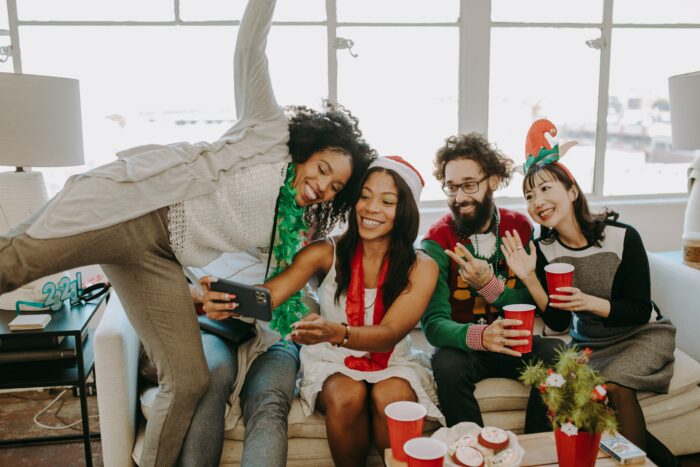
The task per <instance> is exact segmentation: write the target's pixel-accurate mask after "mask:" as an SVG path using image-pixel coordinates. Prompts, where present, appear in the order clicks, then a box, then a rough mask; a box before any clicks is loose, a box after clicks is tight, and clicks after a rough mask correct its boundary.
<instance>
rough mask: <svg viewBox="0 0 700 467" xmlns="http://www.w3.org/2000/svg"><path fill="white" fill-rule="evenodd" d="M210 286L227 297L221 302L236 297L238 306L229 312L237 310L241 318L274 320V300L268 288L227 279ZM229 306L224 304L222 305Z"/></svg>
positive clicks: (219, 280) (214, 282)
mask: <svg viewBox="0 0 700 467" xmlns="http://www.w3.org/2000/svg"><path fill="white" fill-rule="evenodd" d="M209 286H210V288H211V290H212V291H213V292H218V293H222V294H224V295H222V296H221V297H225V299H224V300H221V301H225V300H229V301H230V300H231V298H230V297H231V296H233V297H234V299H235V300H236V303H235V304H236V306H234V307H233V308H229V310H231V309H234V308H235V309H236V310H237V312H238V313H240V315H241V316H245V317H249V318H255V319H260V320H263V321H270V320H271V319H272V299H271V298H270V291H269V290H267V289H266V288H264V287H257V286H252V285H246V284H241V283H239V282H234V281H230V280H227V279H218V280H216V281H212V282H210V284H209ZM216 301H217V300H215V302H216ZM228 304H229V303H222V304H220V305H228ZM205 311H206V310H205ZM229 313H230V311H229Z"/></svg>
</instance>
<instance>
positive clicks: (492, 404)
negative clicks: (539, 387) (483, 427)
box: [474, 378, 530, 413]
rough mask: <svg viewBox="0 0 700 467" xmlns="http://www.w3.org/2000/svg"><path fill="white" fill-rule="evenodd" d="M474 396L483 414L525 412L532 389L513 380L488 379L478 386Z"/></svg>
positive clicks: (480, 382)
mask: <svg viewBox="0 0 700 467" xmlns="http://www.w3.org/2000/svg"><path fill="white" fill-rule="evenodd" d="M474 395H475V396H476V399H477V400H478V401H479V408H480V409H481V412H482V413H486V412H497V411H503V410H525V407H526V406H527V398H528V397H529V395H530V388H529V387H528V386H525V385H524V384H523V383H521V382H519V381H515V380H513V379H507V378H488V379H485V380H483V381H479V382H478V383H477V384H476V390H475V391H474Z"/></svg>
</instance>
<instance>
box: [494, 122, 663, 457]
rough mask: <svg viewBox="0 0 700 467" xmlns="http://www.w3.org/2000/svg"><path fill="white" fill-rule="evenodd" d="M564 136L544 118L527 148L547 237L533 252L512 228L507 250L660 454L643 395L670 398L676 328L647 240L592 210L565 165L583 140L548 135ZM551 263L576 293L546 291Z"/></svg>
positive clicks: (624, 424) (530, 190)
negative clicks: (656, 282)
mask: <svg viewBox="0 0 700 467" xmlns="http://www.w3.org/2000/svg"><path fill="white" fill-rule="evenodd" d="M556 131H557V130H556V127H555V126H554V125H553V124H552V123H551V122H549V121H547V120H539V121H537V122H535V123H534V124H533V125H532V128H531V129H530V132H529V133H528V137H527V143H526V156H527V157H526V162H525V164H524V167H523V169H524V173H525V178H524V180H523V193H524V194H525V199H526V201H527V209H528V212H529V214H530V216H531V217H532V219H533V220H535V222H537V223H539V224H540V225H541V227H542V231H541V235H540V237H539V238H538V239H537V240H536V241H535V242H531V244H530V252H531V253H530V254H528V253H526V250H525V249H524V248H523V245H522V242H521V240H520V237H519V236H518V233H517V232H515V233H514V234H511V233H510V232H508V233H506V238H505V239H504V242H503V246H502V251H503V254H504V255H505V257H506V260H507V262H508V266H509V267H510V268H511V269H512V270H513V272H515V273H516V274H517V275H518V277H519V278H520V279H521V280H522V281H523V283H524V284H525V285H526V286H527V288H528V290H529V291H530V293H531V294H532V297H533V298H534V300H535V302H536V304H537V306H538V307H539V308H540V309H541V310H546V313H544V314H543V318H544V321H545V323H546V324H547V325H548V326H549V327H550V328H552V329H554V330H556V331H564V330H566V329H567V328H568V327H570V331H569V333H570V335H571V338H572V341H571V343H572V345H576V346H579V347H581V348H584V347H589V348H590V349H591V350H592V355H591V359H590V364H591V365H592V366H593V367H594V368H595V369H596V370H598V371H599V372H600V373H601V374H602V375H603V377H604V378H606V379H607V397H608V398H609V400H610V403H611V404H612V406H613V407H614V408H615V411H616V413H617V419H618V422H619V426H620V432H621V433H622V434H623V435H624V436H625V437H627V438H628V439H629V440H630V441H632V442H633V443H635V444H636V445H637V446H639V447H640V448H642V449H644V450H646V451H647V453H648V454H649V455H650V457H651V458H652V459H653V458H654V456H657V458H658V457H660V456H661V455H662V454H661V451H663V450H665V447H664V446H663V445H662V444H661V443H659V442H658V440H656V439H655V438H653V436H651V435H650V434H649V433H648V432H646V424H645V421H644V414H643V413H642V409H641V407H640V405H639V402H637V391H652V392H658V393H667V392H668V389H669V383H670V380H671V376H672V374H673V350H674V347H675V342H674V339H675V328H674V327H673V325H672V324H671V323H670V322H669V320H667V319H661V318H660V316H657V318H656V319H655V320H654V321H651V322H650V321H649V320H650V317H651V313H652V309H653V306H652V301H651V298H650V278H649V263H648V261H647V256H646V251H645V249H644V245H643V244H642V239H641V238H640V236H639V233H637V231H636V230H635V229H634V228H633V227H631V226H629V225H626V224H622V223H620V222H617V217H618V215H617V213H614V212H611V211H608V210H605V211H604V212H602V213H600V214H593V213H591V211H590V210H589V208H588V202H587V201H586V197H585V195H584V194H583V191H582V190H581V187H580V186H579V185H578V183H577V182H576V180H575V179H574V177H573V175H572V174H571V172H570V171H569V170H568V169H567V168H566V167H565V166H564V165H563V164H562V163H561V162H560V159H561V157H562V156H563V155H564V153H565V152H566V151H567V150H568V149H569V148H570V147H572V146H573V144H575V142H574V143H567V144H564V145H562V146H561V147H559V146H556V145H555V146H554V147H552V146H550V144H549V142H548V141H547V138H546V137H545V133H549V134H550V135H551V136H555V135H556ZM550 263H569V264H571V265H573V266H574V267H575V270H574V279H573V287H559V288H558V289H557V290H547V281H546V275H545V266H547V264H550ZM552 299H554V300H558V301H559V302H557V303H554V302H551V301H550V300H552ZM666 453H668V450H666ZM669 454H670V453H669ZM660 465H667V464H660Z"/></svg>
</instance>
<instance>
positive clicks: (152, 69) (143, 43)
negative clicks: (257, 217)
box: [20, 27, 327, 194]
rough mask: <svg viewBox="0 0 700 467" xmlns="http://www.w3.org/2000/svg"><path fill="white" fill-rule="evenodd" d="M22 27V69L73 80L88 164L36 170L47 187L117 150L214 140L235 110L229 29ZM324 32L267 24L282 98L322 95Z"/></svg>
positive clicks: (59, 183)
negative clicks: (77, 84) (78, 95)
mask: <svg viewBox="0 0 700 467" xmlns="http://www.w3.org/2000/svg"><path fill="white" fill-rule="evenodd" d="M20 33H21V40H22V55H23V65H24V71H25V72H27V73H37V74H47V75H56V76H65V77H71V78H77V79H79V80H80V92H81V100H82V112H83V138H84V142H85V159H86V165H85V167H82V168H76V167H70V168H65V169H50V170H42V171H44V172H45V173H46V174H47V175H46V182H47V186H48V189H49V192H50V193H51V194H53V193H55V192H56V191H57V190H58V189H59V188H60V187H61V186H62V184H63V182H64V180H65V178H66V177H67V176H68V175H69V174H71V173H76V172H80V171H83V170H85V169H88V168H91V167H95V166H98V165H101V164H104V163H107V162H110V161H112V160H114V153H115V152H116V151H118V150H121V149H125V148H129V147H132V146H136V145H139V144H145V143H161V144H166V143H171V142H174V141H191V142H195V141H213V140H216V139H217V138H218V137H219V136H221V134H223V132H224V131H225V130H226V129H227V128H228V127H230V125H231V124H232V122H233V121H234V119H235V111H234V97H233V67H232V66H231V61H232V57H233V50H234V45H235V36H236V33H237V28H234V27H187V28H176V27H106V28H105V27H103V28H100V27H23V28H21V30H20ZM86 38H89V40H86ZM324 39H325V30H324V29H323V28H320V27H317V28H302V27H275V28H273V29H272V31H271V33H270V41H269V44H268V51H269V54H268V56H269V61H270V68H271V74H272V78H273V85H274V87H275V89H276V91H277V98H278V101H279V102H280V104H283V105H284V104H289V103H295V104H297V103H308V104H311V105H314V104H317V103H318V102H319V101H320V98H321V97H323V96H325V95H326V94H327V83H326V50H325V46H324V42H323V40H324ZM289 70H294V74H293V76H294V79H290V72H289Z"/></svg>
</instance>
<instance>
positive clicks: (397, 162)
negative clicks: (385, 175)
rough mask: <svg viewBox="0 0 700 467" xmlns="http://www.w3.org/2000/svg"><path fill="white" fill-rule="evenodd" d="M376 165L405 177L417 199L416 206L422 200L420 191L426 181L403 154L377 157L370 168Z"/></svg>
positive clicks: (414, 197)
mask: <svg viewBox="0 0 700 467" xmlns="http://www.w3.org/2000/svg"><path fill="white" fill-rule="evenodd" d="M374 167H381V168H383V169H389V170H391V171H393V172H395V173H396V174H397V175H398V176H399V177H401V179H403V181H404V182H406V185H408V187H409V188H410V189H411V193H412V194H413V199H415V201H416V206H418V202H419V201H420V193H421V191H423V187H424V186H425V182H424V181H423V177H421V175H420V173H419V172H418V171H417V170H416V168H415V167H413V166H412V165H411V164H409V163H408V162H407V161H406V160H405V159H404V158H403V157H401V156H385V157H377V158H376V159H375V160H374V161H372V163H371V164H370V165H369V168H370V169H371V168H374Z"/></svg>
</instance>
